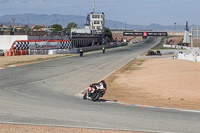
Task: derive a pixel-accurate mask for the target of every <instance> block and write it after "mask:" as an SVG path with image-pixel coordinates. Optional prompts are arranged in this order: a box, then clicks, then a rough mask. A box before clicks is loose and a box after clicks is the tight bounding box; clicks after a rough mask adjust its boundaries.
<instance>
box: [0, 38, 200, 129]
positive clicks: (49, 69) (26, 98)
mask: <svg viewBox="0 0 200 133" xmlns="http://www.w3.org/2000/svg"><path fill="white" fill-rule="evenodd" d="M159 41H160V38H151V39H149V40H148V41H147V42H146V43H141V44H131V45H129V46H125V47H120V48H116V49H110V50H106V54H104V55H103V54H102V52H100V51H99V52H92V53H87V54H84V56H83V57H79V56H72V57H65V58H61V59H56V60H50V61H44V62H40V63H34V64H29V65H23V66H18V67H13V68H6V69H2V70H0V123H12V124H13V123H14V124H30V125H50V126H62V127H83V128H98V129H116V130H131V131H149V132H181V133H183V132H185V133H188V132H190V133H191V132H197V133H198V132H200V124H199V122H200V113H199V112H189V111H188V112H187V111H186V112H184V111H179V110H165V109H158V108H147V107H135V106H127V105H120V104H113V103H108V102H104V101H105V100H106V99H105V100H101V101H99V102H92V101H88V100H86V101H84V100H82V99H81V98H80V97H75V96H74V95H75V94H76V93H78V92H80V91H82V90H83V89H84V88H86V87H87V86H88V85H89V84H90V83H93V82H96V81H98V80H100V79H102V78H103V77H105V76H106V75H108V74H109V73H111V72H112V71H114V70H116V69H118V68H119V67H121V66H123V65H125V64H126V63H128V62H129V61H131V60H133V59H134V58H135V57H137V56H138V55H139V54H141V53H143V52H145V51H147V50H148V49H149V48H151V47H153V46H154V45H156V44H157V43H158V42H159ZM108 89H109V88H108Z"/></svg>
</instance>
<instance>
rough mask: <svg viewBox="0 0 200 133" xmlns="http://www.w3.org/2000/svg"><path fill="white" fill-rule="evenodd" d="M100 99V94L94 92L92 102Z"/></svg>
mask: <svg viewBox="0 0 200 133" xmlns="http://www.w3.org/2000/svg"><path fill="white" fill-rule="evenodd" d="M99 98H100V93H99V92H98V91H96V92H94V93H93V95H92V96H91V99H92V101H97V100H99Z"/></svg>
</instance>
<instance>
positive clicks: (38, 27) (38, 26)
mask: <svg viewBox="0 0 200 133" xmlns="http://www.w3.org/2000/svg"><path fill="white" fill-rule="evenodd" d="M40 28H42V26H41V25H36V26H34V27H33V29H37V30H38V29H40Z"/></svg>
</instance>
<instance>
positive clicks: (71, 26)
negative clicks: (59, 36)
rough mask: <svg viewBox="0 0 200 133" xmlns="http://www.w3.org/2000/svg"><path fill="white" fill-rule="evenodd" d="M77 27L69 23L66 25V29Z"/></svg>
mask: <svg viewBox="0 0 200 133" xmlns="http://www.w3.org/2000/svg"><path fill="white" fill-rule="evenodd" d="M77 27H78V24H76V23H74V22H71V23H69V24H68V25H67V27H66V29H71V28H77Z"/></svg>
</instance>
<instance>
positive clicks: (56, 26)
mask: <svg viewBox="0 0 200 133" xmlns="http://www.w3.org/2000/svg"><path fill="white" fill-rule="evenodd" d="M51 28H55V30H56V31H61V30H62V29H63V28H62V25H60V24H54V25H52V26H51Z"/></svg>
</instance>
